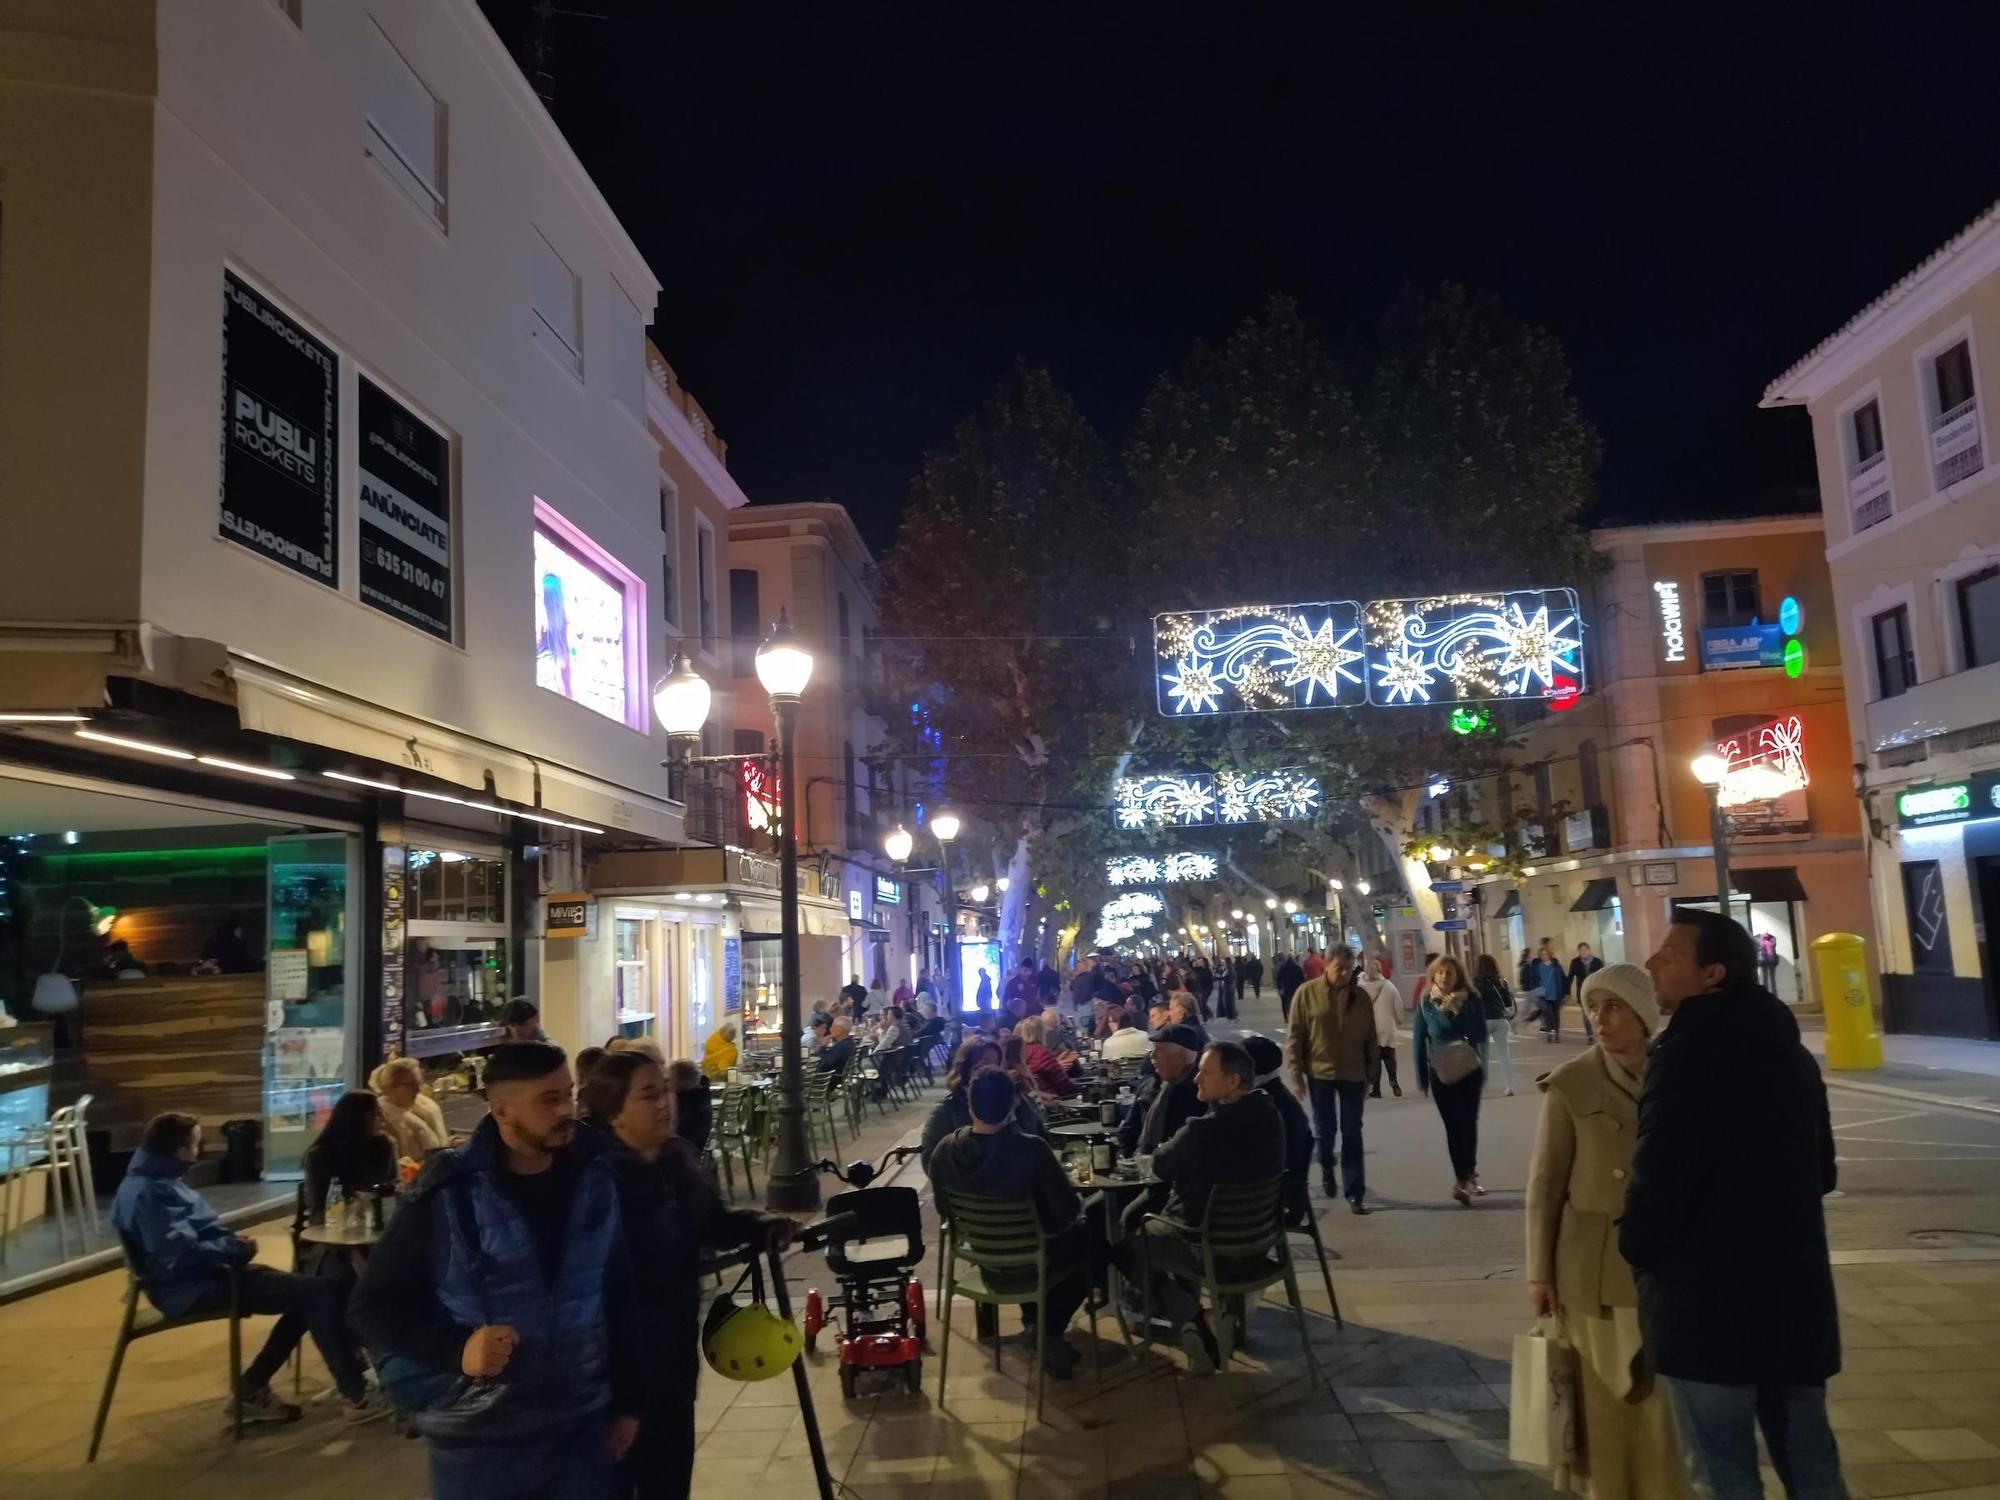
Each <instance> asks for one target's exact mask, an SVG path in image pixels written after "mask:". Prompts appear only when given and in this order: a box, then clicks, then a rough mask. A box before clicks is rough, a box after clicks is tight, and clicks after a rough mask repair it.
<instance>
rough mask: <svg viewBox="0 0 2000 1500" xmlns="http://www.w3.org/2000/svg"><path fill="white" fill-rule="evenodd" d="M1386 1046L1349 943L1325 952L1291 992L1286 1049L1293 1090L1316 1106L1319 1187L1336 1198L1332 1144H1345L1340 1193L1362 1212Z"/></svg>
mask: <svg viewBox="0 0 2000 1500" xmlns="http://www.w3.org/2000/svg"><path fill="white" fill-rule="evenodd" d="M1380 1052H1381V1042H1380V1039H1379V1038H1378V1037H1377V1036H1376V1034H1375V1007H1374V1004H1373V1002H1372V1001H1370V999H1369V998H1368V992H1367V991H1366V990H1364V989H1363V988H1362V987H1361V985H1360V984H1359V983H1358V982H1357V981H1356V979H1355V976H1354V955H1353V954H1352V953H1351V952H1349V951H1348V949H1347V948H1346V947H1345V946H1344V945H1343V946H1339V947H1336V948H1335V949H1334V950H1333V951H1332V953H1330V954H1329V955H1328V956H1327V966H1326V972H1325V973H1323V974H1321V975H1320V977H1319V978H1317V979H1309V980H1307V981H1306V982H1305V983H1304V984H1303V985H1301V986H1300V987H1299V991H1298V993H1297V994H1295V995H1294V996H1292V1012H1291V1015H1290V1017H1289V1018H1288V1019H1287V1021H1286V1024H1285V1056H1286V1059H1287V1061H1289V1062H1290V1064H1291V1069H1292V1077H1293V1079H1294V1082H1295V1089H1294V1091H1295V1092H1296V1093H1297V1094H1298V1096H1299V1098H1300V1099H1301V1100H1303V1101H1305V1102H1306V1103H1308V1104H1310V1105H1311V1107H1312V1117H1313V1134H1314V1136H1315V1137H1317V1139H1318V1141H1319V1180H1320V1190H1321V1191H1322V1192H1324V1193H1325V1194H1326V1196H1327V1197H1329V1198H1331V1197H1333V1196H1334V1185H1333V1148H1334V1143H1335V1142H1336V1141H1338V1142H1339V1144H1340V1177H1341V1196H1342V1197H1344V1198H1346V1199H1347V1202H1348V1206H1349V1207H1350V1208H1352V1209H1353V1210H1354V1211H1355V1212H1356V1213H1357V1214H1365V1213H1367V1212H1368V1209H1367V1206H1366V1205H1365V1204H1364V1203H1363V1201H1362V1200H1363V1199H1364V1198H1366V1197H1367V1195H1368V1176H1367V1170H1366V1168H1365V1167H1364V1166H1363V1164H1362V1159H1361V1109H1362V1105H1363V1103H1364V1102H1365V1101H1366V1099H1367V1097H1368V1080H1369V1078H1370V1077H1371V1076H1373V1074H1374V1072H1375V1059H1376V1057H1377V1056H1378V1055H1379V1053H1380Z"/></svg>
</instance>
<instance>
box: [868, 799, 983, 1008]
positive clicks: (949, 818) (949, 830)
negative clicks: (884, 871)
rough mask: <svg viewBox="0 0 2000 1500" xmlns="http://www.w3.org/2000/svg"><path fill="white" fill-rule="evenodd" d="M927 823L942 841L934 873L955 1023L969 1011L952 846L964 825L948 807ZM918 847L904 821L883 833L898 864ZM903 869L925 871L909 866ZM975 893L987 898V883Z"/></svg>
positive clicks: (978, 897) (947, 987)
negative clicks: (961, 964)
mask: <svg viewBox="0 0 2000 1500" xmlns="http://www.w3.org/2000/svg"><path fill="white" fill-rule="evenodd" d="M927 826H928V827H929V828H930V831H931V837H933V838H935V839H936V840H937V841H938V849H939V851H940V853H939V864H938V866H937V869H936V870H935V871H934V872H932V873H934V874H936V875H938V876H939V877H940V879H939V882H938V886H939V891H940V894H942V895H943V897H944V916H945V923H944V951H945V992H946V994H947V995H948V996H949V997H950V999H951V1014H952V1019H953V1021H954V1023H955V1022H956V1021H957V1019H958V1017H959V1016H961V1015H962V1014H964V1011H965V983H964V978H963V976H962V975H960V973H959V972H958V968H959V965H958V900H957V896H956V893H955V887H954V886H953V884H952V877H951V846H952V842H953V840H955V839H956V838H957V837H958V831H959V828H960V826H961V825H960V823H959V820H958V814H957V813H955V812H951V811H949V810H946V811H942V812H936V813H932V814H931V817H930V821H929V823H928V825H927ZM916 847H917V837H916V835H915V834H913V833H911V832H910V830H909V829H907V828H905V827H904V826H903V825H902V824H901V823H898V824H897V825H896V826H895V827H894V828H892V829H890V830H889V831H888V832H887V833H885V834H883V835H882V852H883V853H884V854H886V855H888V856H889V858H890V859H891V860H893V861H894V862H895V863H896V864H897V865H906V864H908V863H909V860H910V855H911V854H912V853H913V852H915V850H916ZM903 873H905V874H919V873H922V872H920V871H914V870H905V871H904V872H903ZM1001 889H1002V890H1005V889H1006V882H1005V881H1002V882H1001ZM972 897H973V899H974V900H975V901H983V900H985V899H986V897H985V895H984V894H983V887H982V888H979V889H975V890H974V891H973V892H972Z"/></svg>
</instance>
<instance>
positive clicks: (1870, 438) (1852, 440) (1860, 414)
mask: <svg viewBox="0 0 2000 1500" xmlns="http://www.w3.org/2000/svg"><path fill="white" fill-rule="evenodd" d="M1847 499H1848V503H1849V504H1850V505H1851V506H1853V508H1854V529H1855V530H1856V531H1857V532H1860V531H1866V530H1867V529H1868V528H1869V527H1871V526H1879V525H1881V523H1882V522H1884V521H1886V520H1888V519H1889V517H1890V516H1891V515H1893V514H1895V509H1896V507H1895V502H1894V501H1893V500H1892V499H1891V497H1890V494H1889V454H1888V450H1887V448H1886V446H1885V444H1884V441H1883V437H1882V403H1881V402H1880V401H1877V400H1874V399H1873V398H1870V399H1869V400H1867V401H1864V402H1862V403H1861V405H1859V406H1857V407H1855V408H1854V410H1853V411H1851V412H1849V413H1848V414H1847Z"/></svg>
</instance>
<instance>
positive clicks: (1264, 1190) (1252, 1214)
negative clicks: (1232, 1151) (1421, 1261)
mask: <svg viewBox="0 0 2000 1500" xmlns="http://www.w3.org/2000/svg"><path fill="white" fill-rule="evenodd" d="M1283 1194H1284V1178H1283V1177H1282V1176H1279V1177H1273V1178H1271V1179H1270V1180H1269V1181H1268V1182H1259V1183H1251V1184H1247V1185H1245V1184H1231V1185H1229V1186H1224V1187H1217V1188H1214V1189H1212V1190H1211V1191H1210V1192H1209V1195H1208V1203H1207V1206H1206V1207H1205V1208H1204V1209H1203V1210H1202V1218H1201V1224H1200V1225H1199V1226H1196V1225H1193V1224H1187V1223H1183V1222H1182V1221H1181V1220H1179V1219H1175V1218H1172V1217H1170V1216H1169V1215H1167V1214H1147V1215H1146V1216H1145V1219H1144V1220H1143V1222H1142V1224H1141V1230H1142V1237H1141V1239H1140V1241H1139V1255H1140V1265H1141V1267H1142V1274H1143V1277H1144V1280H1143V1283H1142V1284H1143V1285H1144V1286H1145V1287H1146V1288H1147V1290H1148V1292H1149V1293H1150V1291H1151V1288H1152V1285H1153V1277H1152V1253H1151V1247H1150V1246H1149V1245H1148V1244H1147V1241H1146V1240H1145V1238H1144V1237H1143V1229H1144V1226H1145V1225H1149V1224H1155V1223H1158V1224H1164V1225H1166V1226H1167V1227H1168V1228H1169V1229H1171V1230H1173V1231H1174V1233H1176V1234H1177V1235H1180V1236H1182V1237H1183V1238H1184V1239H1188V1240H1191V1241H1193V1242H1194V1244H1195V1246H1196V1248H1198V1249H1199V1251H1200V1253H1201V1284H1202V1286H1203V1288H1204V1289H1205V1290H1206V1291H1207V1292H1208V1301H1209V1306H1210V1307H1211V1308H1213V1309H1214V1311H1215V1313H1216V1319H1215V1321H1216V1323H1217V1324H1219V1325H1220V1326H1219V1327H1217V1328H1216V1330H1215V1337H1216V1343H1217V1345H1218V1346H1219V1348H1220V1351H1221V1354H1222V1367H1223V1368H1227V1367H1228V1364H1229V1360H1230V1356H1231V1355H1232V1354H1234V1353H1235V1352H1236V1329H1235V1326H1234V1321H1233V1320H1232V1319H1231V1318H1229V1317H1227V1316H1225V1315H1224V1312H1225V1308H1224V1300H1225V1299H1226V1298H1229V1297H1247V1296H1249V1295H1251V1294H1252V1293H1261V1292H1263V1291H1264V1289H1265V1288H1267V1287H1270V1286H1274V1285H1276V1284H1277V1283H1278V1282H1280V1281H1282V1282H1283V1283H1284V1284H1285V1293H1286V1295H1287V1296H1288V1297H1289V1299H1290V1301H1291V1306H1292V1317H1293V1320H1294V1321H1295V1322H1296V1323H1297V1325H1298V1330H1299V1342H1300V1343H1301V1344H1302V1345H1304V1346H1305V1352H1306V1369H1307V1372H1308V1373H1309V1374H1310V1375H1311V1377H1312V1382H1313V1384H1314V1385H1318V1384H1319V1383H1320V1378H1319V1361H1318V1360H1317V1359H1315V1358H1314V1357H1313V1347H1312V1334H1311V1332H1310V1331H1309V1330H1308V1329H1307V1328H1306V1310H1305V1304H1304V1303H1302V1302H1301V1301H1300V1300H1299V1281H1298V1277H1297V1276H1296V1275H1295V1274H1294V1273H1293V1270H1292V1247H1291V1243H1290V1241H1289V1240H1287V1239H1286V1237H1285V1227H1284V1224H1283V1223H1282V1221H1281V1218H1280V1204H1281V1202H1282V1199H1283ZM1327 1285H1328V1287H1329V1288H1331V1286H1332V1280H1331V1278H1329V1279H1328V1283H1327Z"/></svg>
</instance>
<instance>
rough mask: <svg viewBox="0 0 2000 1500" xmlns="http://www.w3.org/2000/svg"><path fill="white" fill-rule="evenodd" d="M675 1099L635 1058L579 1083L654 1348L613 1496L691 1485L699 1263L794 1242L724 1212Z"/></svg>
mask: <svg viewBox="0 0 2000 1500" xmlns="http://www.w3.org/2000/svg"><path fill="white" fill-rule="evenodd" d="M674 1101H675V1094H674V1091H673V1089H672V1088H671V1087H670V1086H669V1085H668V1083H667V1079H666V1075H665V1074H664V1073H663V1072H662V1071H661V1069H660V1065H659V1064H658V1063H656V1062H654V1061H653V1060H652V1059H651V1058H650V1057H648V1056H646V1055H645V1054H644V1053H642V1052H614V1053H612V1054H611V1055H609V1056H608V1057H606V1058H605V1059H604V1061H602V1062H601V1063H599V1064H598V1065H597V1067H596V1068H595V1069H594V1070H593V1071H592V1072H591V1075H590V1079H589V1081H588V1082H587V1083H585V1084H584V1087H583V1113H584V1118H585V1119H587V1120H589V1121H590V1123H591V1124H593V1125H595V1126H597V1127H598V1128H599V1129H601V1130H604V1131H605V1132H607V1133H608V1134H609V1135H610V1136H611V1137H612V1139H613V1141H614V1142H615V1144H614V1145H613V1146H612V1148H611V1161H612V1166H613V1170H614V1171H615V1173H616V1176H617V1179H618V1207H619V1213H620V1217H621V1218H622V1220H623V1222H624V1229H625V1242H626V1245H627V1246H628V1247H629V1249H630V1251H631V1255H632V1264H633V1265H634V1266H635V1267H636V1268H638V1273H639V1274H638V1275H637V1277H636V1278H635V1279H636V1281H637V1283H638V1305H639V1316H640V1320H641V1323H642V1325H643V1328H642V1333H643V1339H642V1343H643V1345H644V1347H645V1348H646V1349H648V1350H649V1351H651V1356H652V1362H651V1367H650V1369H649V1370H648V1375H649V1376H650V1379H649V1381H648V1392H647V1400H646V1410H645V1412H644V1414H643V1415H642V1416H641V1418H640V1421H639V1438H638V1441H637V1442H636V1443H634V1444H633V1445H632V1451H631V1452H630V1453H629V1454H628V1455H626V1459H625V1463H624V1467H623V1471H622V1476H623V1477H622V1483H623V1486H624V1487H623V1489H622V1491H621V1493H622V1494H624V1495H626V1496H628V1497H638V1500H686V1497H687V1495H688V1492H689V1489H690V1487H691V1485H692V1484H693V1480H694V1443H695V1435H694V1394H695V1380H696V1377H697V1376H698V1375H699V1374H700V1371H701V1329H700V1313H701V1269H700V1266H701V1259H702V1256H703V1255H704V1254H705V1253H713V1252H715V1251H720V1250H738V1249H742V1248H743V1247H745V1246H748V1245H753V1244H754V1245H756V1246H757V1247H758V1248H759V1249H760V1250H762V1249H764V1248H766V1247H768V1246H770V1245H773V1244H775V1245H777V1246H779V1247H782V1246H784V1245H785V1244H786V1243H787V1242H789V1240H790V1239H791V1232H792V1225H791V1221H790V1220H788V1219H783V1218H779V1217H777V1216H776V1215H773V1214H765V1213H759V1212H757V1211H756V1210H754V1209H732V1208H730V1207H729V1206H728V1205H727V1204H725V1203H724V1202H723V1201H722V1199H721V1198H720V1197H719V1196H718V1195H717V1194H716V1191H715V1189H714V1188H712V1187H711V1186H709V1184H708V1183H707V1182H706V1181H704V1180H703V1178H702V1175H701V1169H700V1165H699V1162H698V1161H697V1159H696V1156H695V1153H694V1150H693V1148H692V1147H690V1146H689V1145H688V1143H687V1142H686V1141H684V1140H681V1139H680V1138H678V1137H677V1136H675V1134H674Z"/></svg>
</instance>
